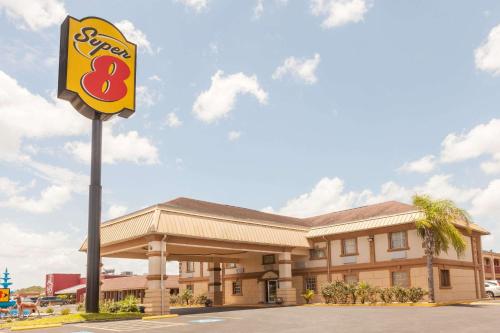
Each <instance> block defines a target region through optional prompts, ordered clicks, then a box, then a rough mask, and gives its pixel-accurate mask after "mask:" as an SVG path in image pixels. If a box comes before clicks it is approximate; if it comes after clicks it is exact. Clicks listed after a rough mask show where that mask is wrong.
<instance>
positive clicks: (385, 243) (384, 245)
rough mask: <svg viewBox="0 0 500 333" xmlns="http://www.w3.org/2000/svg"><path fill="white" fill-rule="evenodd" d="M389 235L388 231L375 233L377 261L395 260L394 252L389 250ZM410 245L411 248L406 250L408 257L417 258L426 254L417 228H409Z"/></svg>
mask: <svg viewBox="0 0 500 333" xmlns="http://www.w3.org/2000/svg"><path fill="white" fill-rule="evenodd" d="M388 237H389V236H388V234H387V233H383V234H376V235H375V258H376V260H377V261H390V260H393V257H392V254H393V252H390V251H388V249H389V239H388ZM408 247H409V249H408V250H406V259H416V258H422V257H423V256H424V249H423V248H422V240H421V239H420V237H419V236H418V234H417V230H408Z"/></svg>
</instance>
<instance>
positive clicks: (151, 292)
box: [144, 237, 170, 314]
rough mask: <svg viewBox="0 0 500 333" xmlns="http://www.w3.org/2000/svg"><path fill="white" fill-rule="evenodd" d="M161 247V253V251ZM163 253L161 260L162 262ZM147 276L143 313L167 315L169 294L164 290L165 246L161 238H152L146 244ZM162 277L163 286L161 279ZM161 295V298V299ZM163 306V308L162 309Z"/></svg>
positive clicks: (165, 277)
mask: <svg viewBox="0 0 500 333" xmlns="http://www.w3.org/2000/svg"><path fill="white" fill-rule="evenodd" d="M162 247H163V251H162ZM162 252H163V260H162ZM146 255H147V257H148V275H147V280H148V282H147V286H146V293H145V295H144V306H145V311H146V313H148V314H167V313H169V305H170V304H169V301H170V297H169V293H168V292H167V291H166V289H165V288H164V286H165V281H166V279H167V276H166V274H165V272H166V268H165V267H166V259H165V258H166V257H167V253H166V244H165V242H163V241H162V240H161V238H158V237H156V238H153V239H152V240H150V241H149V243H148V252H147V253H146ZM162 276H163V286H162V284H161V279H162ZM162 294H163V297H162ZM162 304H163V308H162Z"/></svg>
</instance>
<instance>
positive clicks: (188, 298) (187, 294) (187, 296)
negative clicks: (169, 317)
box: [181, 289, 194, 305]
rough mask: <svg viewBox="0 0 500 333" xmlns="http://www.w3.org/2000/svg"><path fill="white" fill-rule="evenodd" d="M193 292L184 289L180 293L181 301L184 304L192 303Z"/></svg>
mask: <svg viewBox="0 0 500 333" xmlns="http://www.w3.org/2000/svg"><path fill="white" fill-rule="evenodd" d="M193 298H194V296H193V292H192V291H191V290H189V289H184V291H183V292H182V294H181V303H182V304H184V303H186V305H189V304H192V303H193Z"/></svg>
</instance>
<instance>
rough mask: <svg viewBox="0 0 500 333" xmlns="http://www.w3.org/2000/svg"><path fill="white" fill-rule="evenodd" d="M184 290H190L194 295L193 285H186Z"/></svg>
mask: <svg viewBox="0 0 500 333" xmlns="http://www.w3.org/2000/svg"><path fill="white" fill-rule="evenodd" d="M186 289H187V290H191V292H192V293H194V285H192V284H187V285H186Z"/></svg>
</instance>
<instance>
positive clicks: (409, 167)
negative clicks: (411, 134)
mask: <svg viewBox="0 0 500 333" xmlns="http://www.w3.org/2000/svg"><path fill="white" fill-rule="evenodd" d="M435 159H436V158H435V156H434V155H426V156H424V157H422V158H421V159H418V160H415V161H412V162H406V163H405V164H403V165H402V166H401V167H400V168H399V170H400V171H403V172H417V173H429V172H431V171H433V170H434V168H435V167H436V160H435Z"/></svg>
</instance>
